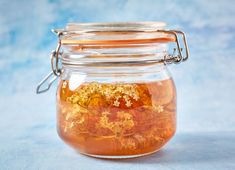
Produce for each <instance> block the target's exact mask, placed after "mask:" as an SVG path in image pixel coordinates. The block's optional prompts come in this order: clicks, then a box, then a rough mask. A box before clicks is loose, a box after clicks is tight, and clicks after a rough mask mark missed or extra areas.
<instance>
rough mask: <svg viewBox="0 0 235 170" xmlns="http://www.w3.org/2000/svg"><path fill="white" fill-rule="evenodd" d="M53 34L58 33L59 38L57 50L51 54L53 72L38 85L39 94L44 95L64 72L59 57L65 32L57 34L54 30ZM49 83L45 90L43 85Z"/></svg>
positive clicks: (37, 91)
mask: <svg viewBox="0 0 235 170" xmlns="http://www.w3.org/2000/svg"><path fill="white" fill-rule="evenodd" d="M52 32H54V33H56V34H57V36H58V38H59V41H58V44H57V47H56V50H53V51H52V52H51V70H52V71H51V72H50V73H49V74H48V75H47V76H46V77H45V78H44V79H43V80H42V81H41V82H40V83H39V84H38V86H37V88H36V93H37V94H39V93H43V92H46V91H47V90H49V88H50V87H51V85H52V84H53V82H54V81H55V80H56V79H57V77H59V76H60V75H61V72H62V70H61V68H59V56H60V55H61V54H62V52H60V47H61V35H63V32H56V31H54V30H52ZM47 81H48V83H47V86H46V87H44V88H43V85H44V84H45V83H46V82H47Z"/></svg>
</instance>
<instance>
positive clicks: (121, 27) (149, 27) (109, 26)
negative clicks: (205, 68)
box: [65, 22, 166, 32]
mask: <svg viewBox="0 0 235 170" xmlns="http://www.w3.org/2000/svg"><path fill="white" fill-rule="evenodd" d="M165 26H166V23H165V22H95V23H68V24H67V26H66V28H65V30H66V31H83V32H86V31H87V32H88V31H137V32H139V31H144V32H148V31H155V30H156V29H164V27H165Z"/></svg>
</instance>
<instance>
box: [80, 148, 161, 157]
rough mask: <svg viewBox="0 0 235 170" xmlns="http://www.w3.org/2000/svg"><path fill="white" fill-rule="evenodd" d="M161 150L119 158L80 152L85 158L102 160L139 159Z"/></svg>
mask: <svg viewBox="0 0 235 170" xmlns="http://www.w3.org/2000/svg"><path fill="white" fill-rule="evenodd" d="M159 150H160V149H157V150H155V151H152V152H147V153H143V154H136V155H123V156H122V155H119V156H110V155H93V154H88V153H82V152H80V153H81V154H82V155H85V156H89V157H93V158H100V159H130V158H138V157H142V156H146V155H151V154H154V153H156V152H158V151H159Z"/></svg>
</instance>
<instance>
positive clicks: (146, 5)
mask: <svg viewBox="0 0 235 170" xmlns="http://www.w3.org/2000/svg"><path fill="white" fill-rule="evenodd" d="M105 21H109V22H111V21H164V22H167V24H168V25H169V28H175V29H181V30H183V31H185V32H186V34H187V35H188V42H189V47H190V51H191V56H190V59H189V60H188V62H186V63H183V64H180V65H172V66H170V70H171V72H172V75H173V77H174V79H175V82H176V86H177V92H178V132H177V134H176V137H175V138H174V140H173V141H172V142H171V143H170V144H169V145H168V146H167V147H166V149H165V150H164V151H161V152H160V153H159V154H155V155H153V156H150V157H146V158H141V159H137V160H131V161H120V162H113V161H102V160H96V159H91V158H87V157H84V156H81V155H78V154H76V153H74V152H73V151H71V150H70V149H69V148H68V147H67V146H65V145H64V144H63V143H62V142H61V141H60V140H59V139H58V137H57V135H56V129H55V86H54V87H53V88H52V89H51V90H50V92H48V93H46V94H43V95H36V94H35V87H36V84H37V83H38V82H39V81H40V80H41V78H42V77H43V76H44V75H45V74H47V72H48V71H49V70H50V65H49V54H50V52H51V50H52V49H54V48H55V46H56V43H57V39H56V37H55V36H54V35H53V34H52V33H51V32H50V29H51V28H58V27H64V26H65V24H66V23H67V22H105ZM234 46H235V1H232V0H230V1H228V0H218V1H209V0H207V1H206V0H198V1H196V0H194V1H187V0H176V1H173V0H165V1H157V0H145V1H137V0H102V1H101V0H100V1H98V0H80V1H76V0H72V1H61V0H37V1H33V0H32V1H29V0H21V1H17V0H12V1H8V0H0V80H1V83H0V110H1V118H0V129H1V133H0V169H56V168H58V169H73V168H75V167H76V169H79V168H80V169H91V168H93V169H102V167H105V169H110V168H112V169H123V168H126V169H143V168H145V169H156V168H158V169H235V164H234V162H235V158H234V157H235V144H234V140H235V104H234V102H235V90H234V88H235V59H234V54H235V49H234ZM137 162H139V163H137Z"/></svg>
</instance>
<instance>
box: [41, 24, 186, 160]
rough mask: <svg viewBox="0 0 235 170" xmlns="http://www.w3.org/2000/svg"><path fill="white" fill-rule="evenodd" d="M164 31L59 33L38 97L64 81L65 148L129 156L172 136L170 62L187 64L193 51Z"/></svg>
mask: <svg viewBox="0 0 235 170" xmlns="http://www.w3.org/2000/svg"><path fill="white" fill-rule="evenodd" d="M164 27H165V23H162V22H137V23H87V24H76V23H72V24H68V25H67V26H66V28H65V29H56V30H53V32H55V33H56V34H57V35H58V37H59V42H58V46H57V48H56V50H55V51H53V52H52V57H51V66H52V72H51V73H50V74H49V75H48V76H47V77H46V78H45V79H44V80H43V81H42V82H41V83H40V84H39V86H38V88H37V92H38V93H41V92H44V91H46V90H48V89H49V87H50V86H51V84H52V83H53V81H54V80H55V79H56V77H59V78H60V79H59V85H58V90H57V129H58V134H59V136H60V137H61V138H62V139H63V140H64V141H65V142H66V143H67V144H69V145H70V146H71V147H73V148H74V149H76V150H77V151H79V152H80V153H82V154H85V155H89V156H94V157H101V158H128V157H137V156H143V155H146V154H150V153H153V152H156V151H158V150H159V149H160V148H162V147H163V146H164V145H165V144H166V143H167V142H168V141H169V140H170V139H171V138H172V136H173V135H174V133H175V130H176V90H175V85H174V82H173V79H172V77H171V75H170V73H169V71H168V69H167V64H170V63H179V62H181V61H185V60H187V58H188V48H187V43H186V39H185V35H184V33H183V32H181V31H176V30H168V31H167V30H165V29H164ZM179 38H182V40H181V41H180V40H179ZM170 43H171V44H175V45H176V47H175V48H174V50H173V53H172V54H169V53H168V50H167V47H168V44H170ZM181 44H183V48H182V47H181ZM183 50H184V52H185V54H184V55H183V54H182V51H183ZM47 82H48V84H47V87H46V88H45V89H43V86H44V85H43V84H45V83H47Z"/></svg>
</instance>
